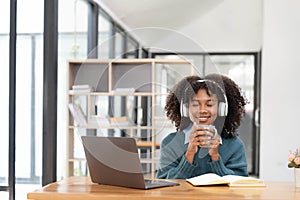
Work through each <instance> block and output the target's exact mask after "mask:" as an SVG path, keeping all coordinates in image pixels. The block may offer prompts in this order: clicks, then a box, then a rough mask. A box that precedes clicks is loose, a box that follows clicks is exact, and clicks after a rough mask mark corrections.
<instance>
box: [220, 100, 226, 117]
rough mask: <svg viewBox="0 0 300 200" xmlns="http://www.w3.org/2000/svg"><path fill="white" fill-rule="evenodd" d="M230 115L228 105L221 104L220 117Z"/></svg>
mask: <svg viewBox="0 0 300 200" xmlns="http://www.w3.org/2000/svg"><path fill="white" fill-rule="evenodd" d="M227 113H228V106H227V103H224V102H220V103H219V108H218V115H219V116H221V117H224V116H227Z"/></svg>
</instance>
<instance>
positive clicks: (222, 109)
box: [180, 79, 228, 117]
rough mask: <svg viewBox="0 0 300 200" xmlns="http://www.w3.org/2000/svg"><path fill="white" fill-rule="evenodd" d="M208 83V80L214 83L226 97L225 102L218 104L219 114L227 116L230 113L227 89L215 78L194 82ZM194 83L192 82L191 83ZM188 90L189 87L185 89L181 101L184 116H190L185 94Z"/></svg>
mask: <svg viewBox="0 0 300 200" xmlns="http://www.w3.org/2000/svg"><path fill="white" fill-rule="evenodd" d="M197 82H198V83H206V82H209V83H212V84H213V85H215V86H216V87H217V88H218V89H219V90H220V91H221V93H222V95H223V98H224V102H220V101H219V105H218V115H219V116H226V115H227V114H228V101H227V96H226V93H225V91H224V90H223V88H221V86H220V85H219V84H218V83H217V82H215V81H213V80H208V79H199V80H196V81H194V82H193V83H197ZM191 84H192V83H191ZM207 88H208V90H210V88H209V86H207ZM187 90H188V87H187V88H186V89H185V90H184V94H183V95H182V99H181V102H180V111H181V115H182V116H184V117H188V116H189V115H188V104H187V105H186V103H184V101H183V100H184V96H185V94H186V92H187Z"/></svg>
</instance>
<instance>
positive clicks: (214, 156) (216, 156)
mask: <svg viewBox="0 0 300 200" xmlns="http://www.w3.org/2000/svg"><path fill="white" fill-rule="evenodd" d="M210 158H211V160H212V161H217V160H219V154H218V153H216V154H211V155H210Z"/></svg>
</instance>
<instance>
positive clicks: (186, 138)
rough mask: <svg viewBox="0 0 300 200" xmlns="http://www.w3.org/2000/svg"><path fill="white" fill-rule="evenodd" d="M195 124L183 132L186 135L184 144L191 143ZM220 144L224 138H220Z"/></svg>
mask: <svg viewBox="0 0 300 200" xmlns="http://www.w3.org/2000/svg"><path fill="white" fill-rule="evenodd" d="M192 127H193V124H190V125H189V126H188V127H187V128H185V129H184V130H183V131H182V132H183V133H184V135H185V136H184V144H188V143H189V141H190V135H191V132H192ZM220 144H222V137H221V136H220Z"/></svg>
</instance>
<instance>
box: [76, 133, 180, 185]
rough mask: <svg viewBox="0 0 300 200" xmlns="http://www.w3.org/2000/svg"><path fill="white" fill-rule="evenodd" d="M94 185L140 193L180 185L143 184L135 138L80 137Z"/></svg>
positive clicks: (156, 182)
mask: <svg viewBox="0 0 300 200" xmlns="http://www.w3.org/2000/svg"><path fill="white" fill-rule="evenodd" d="M81 138H82V143H83V147H84V151H85V154H86V159H87V163H88V167H89V171H90V176H91V180H92V181H93V182H94V183H100V184H108V185H117V186H124V187H131V188H139V189H152V188H158V187H167V186H175V185H179V183H177V182H173V181H163V180H145V179H144V174H143V171H142V166H141V163H140V159H139V155H138V152H137V146H136V141H135V139H134V138H126V137H96V136H81Z"/></svg>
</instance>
